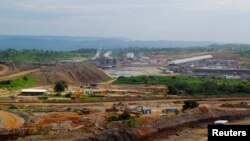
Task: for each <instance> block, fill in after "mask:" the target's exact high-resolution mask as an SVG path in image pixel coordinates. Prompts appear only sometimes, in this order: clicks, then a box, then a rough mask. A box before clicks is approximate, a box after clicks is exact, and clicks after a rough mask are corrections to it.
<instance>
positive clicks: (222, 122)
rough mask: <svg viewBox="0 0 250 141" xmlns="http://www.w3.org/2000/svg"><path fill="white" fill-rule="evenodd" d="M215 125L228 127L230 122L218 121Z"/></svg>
mask: <svg viewBox="0 0 250 141" xmlns="http://www.w3.org/2000/svg"><path fill="white" fill-rule="evenodd" d="M214 124H215V125H228V124H229V122H228V120H217V121H215V122H214Z"/></svg>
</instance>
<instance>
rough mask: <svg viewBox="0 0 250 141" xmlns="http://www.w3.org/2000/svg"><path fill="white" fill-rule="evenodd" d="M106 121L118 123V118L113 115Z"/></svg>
mask: <svg viewBox="0 0 250 141" xmlns="http://www.w3.org/2000/svg"><path fill="white" fill-rule="evenodd" d="M107 121H108V122H112V121H118V117H117V116H115V115H113V116H110V117H108V119H107Z"/></svg>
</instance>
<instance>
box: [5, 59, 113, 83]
mask: <svg viewBox="0 0 250 141" xmlns="http://www.w3.org/2000/svg"><path fill="white" fill-rule="evenodd" d="M4 65H5V66H8V68H9V70H8V72H7V73H6V74H5V76H4V77H8V75H15V74H19V73H20V74H22V72H26V71H28V70H38V71H35V72H34V71H31V73H30V74H31V75H33V76H34V77H35V78H37V80H38V82H39V84H40V85H49V84H53V83H55V82H56V81H58V80H65V81H67V82H68V83H71V84H79V83H97V82H101V81H103V80H105V79H107V78H108V76H107V75H106V74H105V73H104V72H103V71H102V70H100V69H98V68H97V67H95V66H92V65H90V64H86V63H82V62H72V63H19V62H18V63H17V62H11V63H5V64H4ZM6 75H7V76H6ZM25 75H26V73H25ZM15 76H19V75H15ZM0 78H1V77H0ZM10 79H13V78H10Z"/></svg>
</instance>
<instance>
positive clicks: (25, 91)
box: [21, 89, 48, 96]
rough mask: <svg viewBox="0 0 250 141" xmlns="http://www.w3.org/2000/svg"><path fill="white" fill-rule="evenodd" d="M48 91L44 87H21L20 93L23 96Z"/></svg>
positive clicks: (43, 93)
mask: <svg viewBox="0 0 250 141" xmlns="http://www.w3.org/2000/svg"><path fill="white" fill-rule="evenodd" d="M46 94H48V91H47V90H45V89H22V91H21V95H24V96H38V95H46Z"/></svg>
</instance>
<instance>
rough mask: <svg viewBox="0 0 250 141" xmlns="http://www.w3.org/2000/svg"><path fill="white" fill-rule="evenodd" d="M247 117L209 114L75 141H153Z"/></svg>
mask: <svg viewBox="0 0 250 141" xmlns="http://www.w3.org/2000/svg"><path fill="white" fill-rule="evenodd" d="M198 114H199V113H198ZM248 117H250V110H248V111H244V112H226V113H221V115H220V116H212V115H211V114H209V115H207V116H205V117H202V118H199V119H188V120H187V121H186V122H177V123H173V124H171V125H169V124H165V125H162V126H160V127H158V128H157V127H151V128H152V130H147V131H145V132H141V131H139V130H137V129H133V128H119V129H110V130H106V131H103V132H101V133H99V134H97V135H94V136H91V137H88V138H80V139H76V140H75V141H107V140H108V141H155V140H157V139H164V138H167V137H169V136H170V135H175V134H176V133H178V132H181V131H183V130H184V129H187V128H197V127H206V126H207V125H208V124H211V123H213V122H214V121H215V120H219V119H225V120H229V121H234V120H240V119H244V118H248ZM149 128H150V127H149Z"/></svg>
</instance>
